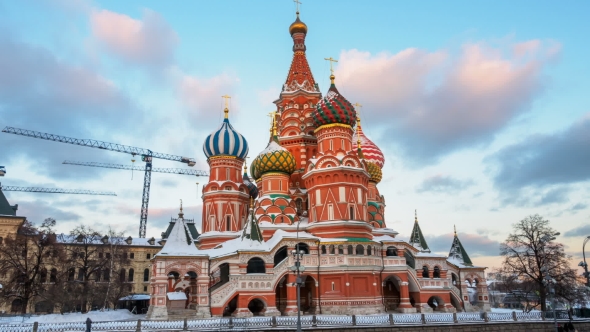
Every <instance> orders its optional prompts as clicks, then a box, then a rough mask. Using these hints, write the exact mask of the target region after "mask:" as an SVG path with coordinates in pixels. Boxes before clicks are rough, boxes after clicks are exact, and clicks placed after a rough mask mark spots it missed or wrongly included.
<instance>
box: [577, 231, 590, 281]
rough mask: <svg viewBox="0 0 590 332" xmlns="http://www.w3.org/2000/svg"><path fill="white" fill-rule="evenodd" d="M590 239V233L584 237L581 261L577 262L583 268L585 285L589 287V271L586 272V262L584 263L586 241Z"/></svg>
mask: <svg viewBox="0 0 590 332" xmlns="http://www.w3.org/2000/svg"><path fill="white" fill-rule="evenodd" d="M588 240H590V235H588V236H586V238H585V239H584V244H583V245H582V257H583V258H584V260H583V261H581V262H580V263H578V266H581V267H583V268H584V277H586V287H590V273H588V264H587V263H586V252H585V250H586V243H587V242H588Z"/></svg>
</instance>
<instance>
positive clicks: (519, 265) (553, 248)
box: [500, 214, 575, 311]
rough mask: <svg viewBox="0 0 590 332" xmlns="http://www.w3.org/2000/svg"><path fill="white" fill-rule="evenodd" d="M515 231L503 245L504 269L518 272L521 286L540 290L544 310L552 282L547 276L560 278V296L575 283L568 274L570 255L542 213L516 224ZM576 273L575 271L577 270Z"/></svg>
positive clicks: (501, 246)
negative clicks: (570, 280) (546, 281)
mask: <svg viewBox="0 0 590 332" xmlns="http://www.w3.org/2000/svg"><path fill="white" fill-rule="evenodd" d="M512 230H513V232H512V233H511V234H509V235H508V238H507V239H506V241H504V243H502V244H501V245H500V254H501V255H502V256H503V257H504V261H503V262H502V270H503V271H504V272H505V273H508V274H511V275H515V276H517V277H518V280H519V281H520V283H521V286H524V285H527V284H528V283H530V285H527V288H530V291H531V292H535V291H538V292H539V302H540V305H541V310H543V311H545V310H546V299H547V295H548V293H549V292H548V286H546V284H545V283H544V281H545V280H546V277H547V276H548V277H549V278H553V279H554V280H555V281H556V285H555V289H556V296H558V297H559V296H562V297H564V295H565V293H564V292H561V293H560V290H564V289H566V288H567V287H569V286H568V285H571V284H570V283H569V281H568V279H567V278H565V275H568V274H570V273H571V271H570V270H572V269H571V268H570V257H568V256H567V255H566V254H565V252H564V250H563V245H562V244H561V243H558V242H555V241H554V240H555V235H558V234H559V233H557V232H556V231H555V229H553V228H551V227H550V226H549V221H548V220H545V219H543V217H541V216H540V215H538V214H536V215H531V216H528V217H526V218H525V219H523V220H521V221H519V222H517V223H515V224H513V225H512ZM573 273H574V274H575V271H574V272H573ZM531 305H532V304H531Z"/></svg>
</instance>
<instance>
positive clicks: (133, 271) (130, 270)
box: [127, 269, 135, 281]
mask: <svg viewBox="0 0 590 332" xmlns="http://www.w3.org/2000/svg"><path fill="white" fill-rule="evenodd" d="M134 274H135V270H133V269H129V279H127V280H128V281H133V275H134Z"/></svg>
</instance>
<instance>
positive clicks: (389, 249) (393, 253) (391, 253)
mask: <svg viewBox="0 0 590 332" xmlns="http://www.w3.org/2000/svg"><path fill="white" fill-rule="evenodd" d="M385 256H397V249H396V248H395V247H387V251H385Z"/></svg>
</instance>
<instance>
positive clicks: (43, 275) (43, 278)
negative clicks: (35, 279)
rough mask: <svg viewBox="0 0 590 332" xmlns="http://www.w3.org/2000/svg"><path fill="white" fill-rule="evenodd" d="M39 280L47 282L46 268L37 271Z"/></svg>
mask: <svg viewBox="0 0 590 332" xmlns="http://www.w3.org/2000/svg"><path fill="white" fill-rule="evenodd" d="M39 282H41V283H45V282H47V270H45V269H42V270H41V272H39Z"/></svg>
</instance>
